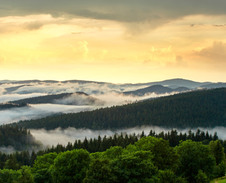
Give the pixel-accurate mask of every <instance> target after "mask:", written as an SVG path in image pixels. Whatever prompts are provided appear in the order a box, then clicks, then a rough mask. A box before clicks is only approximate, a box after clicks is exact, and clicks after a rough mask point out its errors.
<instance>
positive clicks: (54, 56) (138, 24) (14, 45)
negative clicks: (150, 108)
mask: <svg viewBox="0 0 226 183" xmlns="http://www.w3.org/2000/svg"><path fill="white" fill-rule="evenodd" d="M225 7H226V1H223V0H215V1H213V0H198V1H188V0H167V1H156V0H141V1H136V0H124V1H119V0H115V1H110V0H87V1H82V0H74V1H71V0H65V1H60V0H55V1H50V0H45V1H44V0H39V1H37V0H29V1H28V0H20V1H9V0H2V1H1V4H0V10H1V11H0V45H1V46H0V73H1V75H0V79H34V78H38V79H57V80H66V79H85V80H96V81H108V82H115V83H124V82H132V83H135V82H147V81H154V80H162V79H167V78H177V77H183V78H188V79H193V80H199V81H203V80H209V81H223V82H225V81H226V80H225V78H226V72H225V69H226V62H225V57H226V37H225V29H226V22H225V20H226V9H225ZM0 92H1V91H0Z"/></svg>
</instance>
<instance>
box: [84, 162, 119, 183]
mask: <svg viewBox="0 0 226 183" xmlns="http://www.w3.org/2000/svg"><path fill="white" fill-rule="evenodd" d="M115 179H116V177H114V175H113V173H112V171H111V168H110V164H109V161H108V160H100V159H95V160H94V161H92V162H91V163H90V166H89V170H88V171H87V174H86V178H85V179H84V183H112V182H114V180H115Z"/></svg>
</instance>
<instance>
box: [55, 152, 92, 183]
mask: <svg viewBox="0 0 226 183" xmlns="http://www.w3.org/2000/svg"><path fill="white" fill-rule="evenodd" d="M89 163H90V157H89V153H88V152H87V151H86V150H83V149H79V150H72V151H66V152H63V153H60V154H58V156H57V157H56V158H55V160H54V164H53V167H52V173H53V179H54V182H56V183H62V182H64V183H80V182H82V180H83V179H84V178H85V175H86V171H87V169H88V166H89Z"/></svg>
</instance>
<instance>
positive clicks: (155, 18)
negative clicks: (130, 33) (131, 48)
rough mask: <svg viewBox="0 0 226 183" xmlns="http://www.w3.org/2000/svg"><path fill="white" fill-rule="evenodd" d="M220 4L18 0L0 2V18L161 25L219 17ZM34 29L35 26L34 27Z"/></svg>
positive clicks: (222, 4)
mask: <svg viewBox="0 0 226 183" xmlns="http://www.w3.org/2000/svg"><path fill="white" fill-rule="evenodd" d="M224 7H226V2H225V1H222V0H215V1H212V0H198V1H194V2H193V1H187V0H168V1H155V0H140V1H136V0H124V1H120V0H115V1H110V0H87V1H83V0H75V1H72V0H65V1H61V0H55V1H51V0H48V1H44V0H39V1H36V0H29V1H28V0H21V1H8V0H3V1H1V6H0V9H1V15H2V16H8V15H26V14H52V15H53V16H63V15H71V16H81V17H88V18H93V19H107V20H116V21H123V22H140V21H150V22H152V23H153V24H162V23H165V22H167V21H169V20H170V19H177V18H180V17H183V16H187V15H193V14H207V15H217V14H218V15H219V14H224V13H225V8H224ZM36 26H37V25H35V27H36Z"/></svg>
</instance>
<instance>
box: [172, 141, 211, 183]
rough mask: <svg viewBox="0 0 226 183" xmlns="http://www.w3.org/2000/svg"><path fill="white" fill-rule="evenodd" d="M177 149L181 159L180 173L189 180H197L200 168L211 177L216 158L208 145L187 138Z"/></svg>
mask: <svg viewBox="0 0 226 183" xmlns="http://www.w3.org/2000/svg"><path fill="white" fill-rule="evenodd" d="M176 149H177V153H178V154H179V161H180V163H179V167H178V173H179V175H182V176H184V177H186V178H187V180H188V181H189V182H196V176H197V175H198V173H199V171H200V170H201V171H202V172H203V173H205V174H206V175H208V177H211V175H212V173H213V169H214V166H215V160H214V157H213V155H212V154H211V152H210V149H209V147H208V146H207V145H203V144H202V143H201V142H193V141H191V140H187V141H184V142H182V143H181V144H180V145H179V146H178V147H176ZM200 174H201V173H200ZM200 176H201V175H200Z"/></svg>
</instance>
